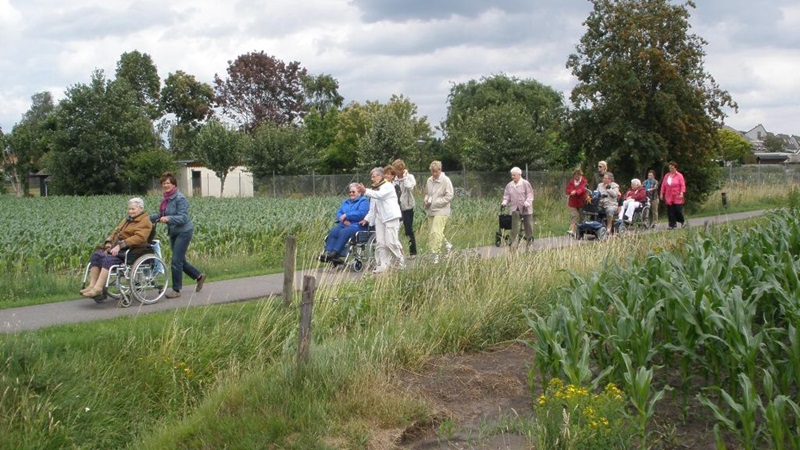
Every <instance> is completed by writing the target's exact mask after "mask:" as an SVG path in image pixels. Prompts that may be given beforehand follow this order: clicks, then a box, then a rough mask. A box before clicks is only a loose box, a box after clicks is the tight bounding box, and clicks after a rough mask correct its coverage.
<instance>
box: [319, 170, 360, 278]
mask: <svg viewBox="0 0 800 450" xmlns="http://www.w3.org/2000/svg"><path fill="white" fill-rule="evenodd" d="M368 212H369V199H368V198H366V197H364V196H362V195H361V194H360V193H359V192H358V183H350V185H349V186H348V187H347V198H346V199H344V201H342V206H340V207H339V209H337V210H336V225H334V226H333V228H331V230H330V231H329V232H328V237H327V238H325V253H323V254H322V255H320V257H319V260H320V261H322V262H328V261H337V260H339V257H340V256H344V251H345V248H346V246H347V241H348V240H349V239H350V238H351V237H353V235H355V234H356V232H358V231H363V230H366V229H367V227H365V226H362V225H361V224H359V222H361V221H362V220H364V217H366V216H367V213H368Z"/></svg>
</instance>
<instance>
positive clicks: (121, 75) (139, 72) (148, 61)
mask: <svg viewBox="0 0 800 450" xmlns="http://www.w3.org/2000/svg"><path fill="white" fill-rule="evenodd" d="M116 79H117V81H123V80H124V81H125V82H126V83H128V84H129V85H130V87H131V89H133V91H134V92H135V93H136V103H137V104H138V105H139V106H140V107H142V108H143V109H144V110H145V111H146V112H147V116H148V117H150V120H156V119H157V118H158V117H159V116H161V110H160V107H159V106H160V104H159V96H160V90H161V78H159V76H158V69H157V68H156V65H155V64H154V63H153V58H151V57H150V55H148V54H147V53H142V52H140V51H138V50H134V51H132V52H128V53H123V54H122V56H120V58H119V61H117V72H116Z"/></svg>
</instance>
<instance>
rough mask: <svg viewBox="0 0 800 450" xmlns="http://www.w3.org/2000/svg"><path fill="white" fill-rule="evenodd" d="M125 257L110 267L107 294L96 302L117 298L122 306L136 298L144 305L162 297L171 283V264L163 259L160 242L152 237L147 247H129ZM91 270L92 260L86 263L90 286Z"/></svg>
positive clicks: (127, 304)
mask: <svg viewBox="0 0 800 450" xmlns="http://www.w3.org/2000/svg"><path fill="white" fill-rule="evenodd" d="M153 230H155V227H153ZM153 234H154V233H151V236H152V235H153ZM122 259H123V263H122V264H117V265H113V266H111V267H109V269H108V279H107V280H106V285H105V287H104V288H103V293H102V294H101V295H100V296H98V297H95V301H96V302H97V303H102V302H103V301H105V300H106V299H107V298H111V299H114V300H116V301H117V306H118V307H121V308H127V307H129V306H131V303H132V302H133V299H136V301H138V302H139V303H141V304H143V305H150V304H153V303H155V302H157V301H159V300H161V298H162V297H163V296H164V294H165V293H166V292H167V287H168V284H169V283H168V278H167V266H166V264H164V261H163V260H162V259H161V244H160V242H159V241H158V240H151V241H150V243H148V244H147V246H146V247H145V248H144V249H137V250H135V251H134V250H128V251H126V252H125V255H124V256H123V258H122ZM90 271H91V263H89V264H87V265H86V271H85V273H84V275H83V287H86V283H87V280H88V279H89V272H90Z"/></svg>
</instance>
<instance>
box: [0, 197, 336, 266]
mask: <svg viewBox="0 0 800 450" xmlns="http://www.w3.org/2000/svg"><path fill="white" fill-rule="evenodd" d="M127 200H128V197H126V196H99V197H47V198H24V199H19V198H14V197H7V196H2V197H0V223H2V224H3V232H2V233H0V268H2V270H3V271H5V272H20V271H25V270H26V269H27V268H29V267H30V266H39V267H43V268H44V269H46V270H48V271H59V272H60V271H69V270H77V269H80V268H81V267H82V266H83V265H84V264H85V263H86V261H87V260H88V256H89V253H90V252H91V250H92V248H93V247H94V246H95V245H97V244H99V243H102V241H103V238H104V237H105V236H107V235H108V234H109V233H110V232H111V231H113V229H114V227H115V226H116V225H117V224H118V223H119V221H120V220H121V219H122V218H123V217H125V215H126V214H127ZM160 201H161V198H160V197H148V198H145V210H146V211H147V212H148V213H153V212H155V211H156V210H157V208H158V205H159V204H160ZM339 202H340V200H338V199H337V198H335V197H317V198H303V199H267V198H242V199H216V198H198V199H190V214H191V216H192V218H193V221H194V224H195V236H194V239H193V240H192V245H191V247H190V254H195V255H196V254H202V255H206V256H209V257H213V258H226V257H233V256H236V255H238V254H242V253H261V254H264V255H272V254H274V253H276V252H277V253H278V255H276V256H275V258H267V259H269V260H270V261H265V262H267V263H272V262H276V261H279V260H282V258H283V254H282V249H283V243H284V241H285V236H286V235H288V234H292V233H293V234H296V235H298V236H299V237H298V239H300V236H303V237H306V236H308V237H310V236H316V239H321V236H320V233H324V231H323V230H324V229H325V227H326V225H327V224H328V223H330V222H332V221H333V216H334V212H335V210H336V208H337V206H338V204H339ZM158 237H159V238H160V239H162V240H163V241H166V240H167V236H166V226H164V225H159V226H158ZM272 259H274V261H271V260H272Z"/></svg>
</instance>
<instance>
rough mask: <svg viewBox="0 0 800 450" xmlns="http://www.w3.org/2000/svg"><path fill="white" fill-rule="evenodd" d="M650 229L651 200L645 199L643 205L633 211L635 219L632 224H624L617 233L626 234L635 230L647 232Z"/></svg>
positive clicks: (620, 225) (621, 224)
mask: <svg viewBox="0 0 800 450" xmlns="http://www.w3.org/2000/svg"><path fill="white" fill-rule="evenodd" d="M648 228H650V199H649V198H647V199H645V201H644V202H642V204H641V205H639V206H638V207H637V208H636V209H634V210H633V218H632V219H631V221H630V223H625V222H622V223H620V224H619V226H618V229H617V231H618V232H619V233H620V234H624V233H627V232H630V231H634V230H646V229H648Z"/></svg>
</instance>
